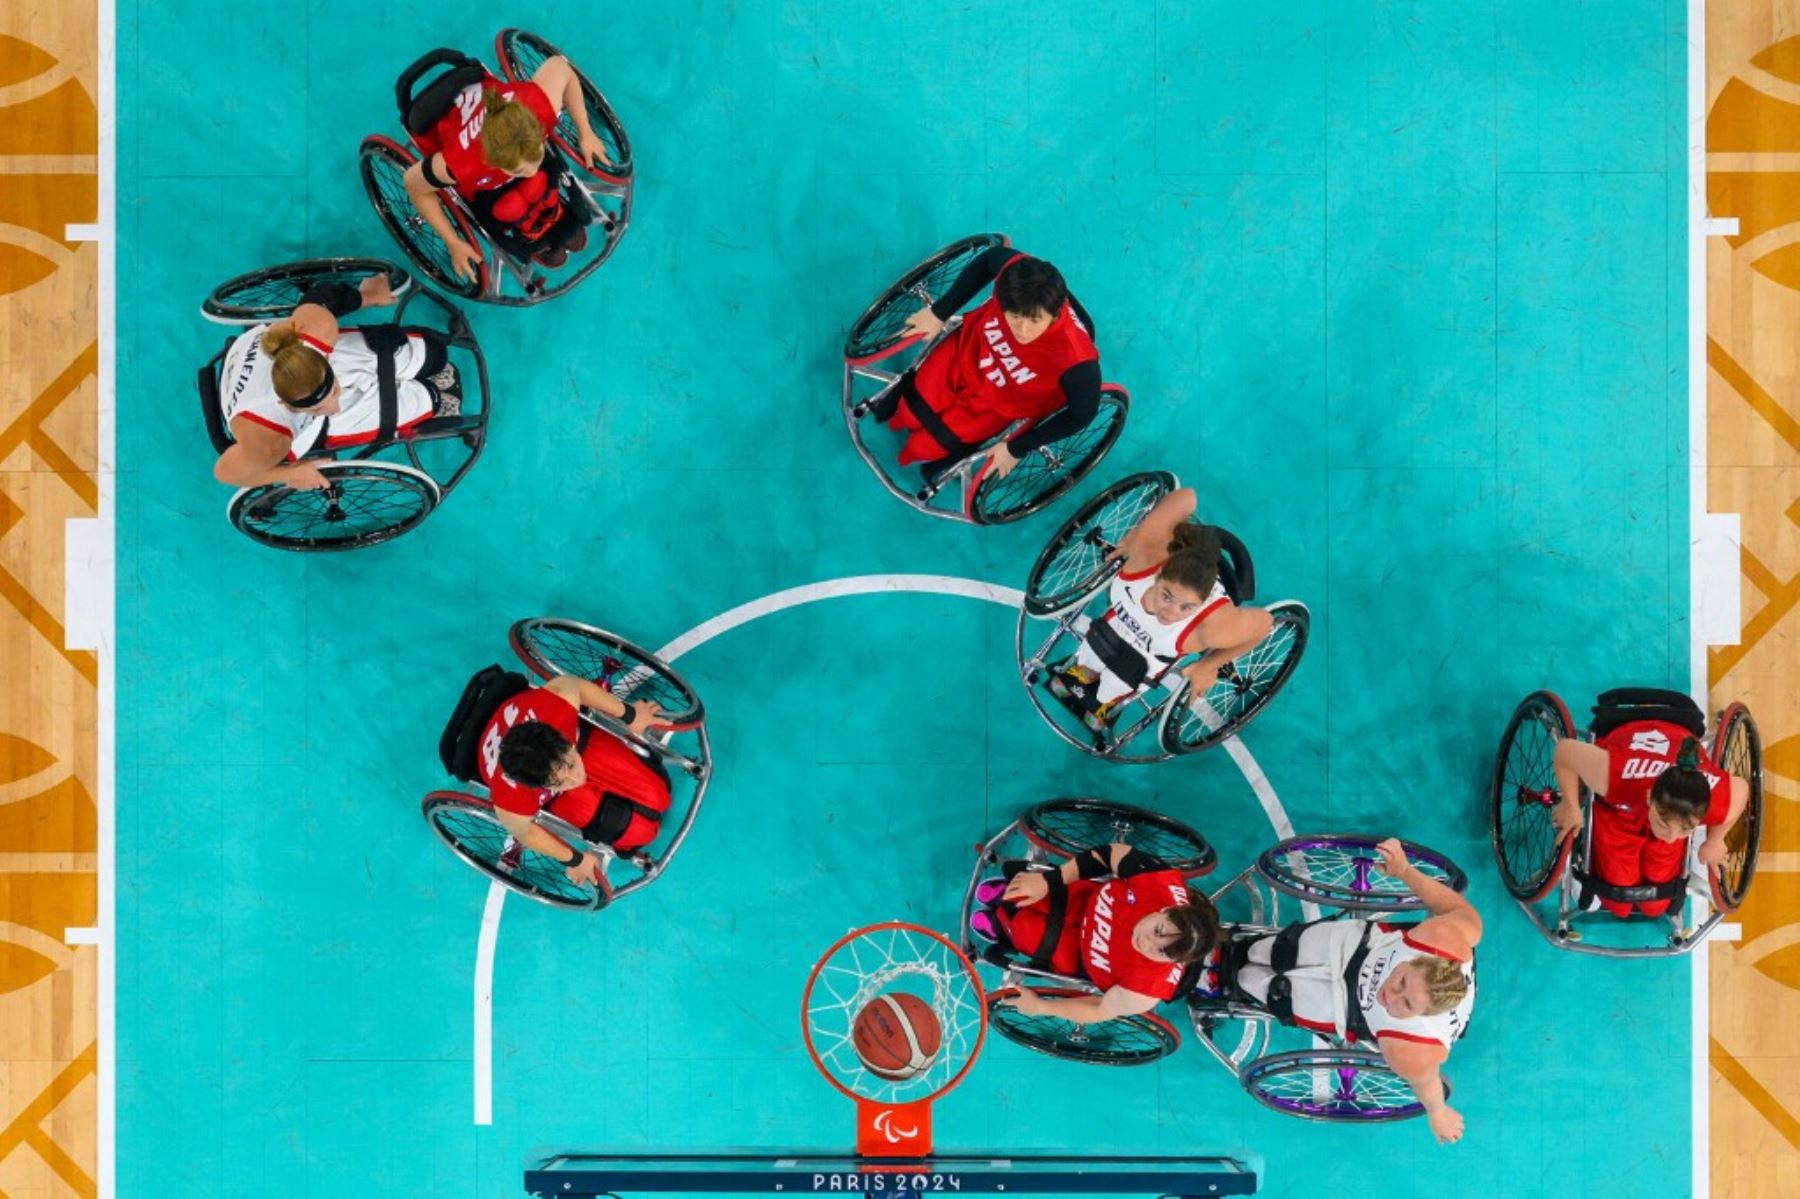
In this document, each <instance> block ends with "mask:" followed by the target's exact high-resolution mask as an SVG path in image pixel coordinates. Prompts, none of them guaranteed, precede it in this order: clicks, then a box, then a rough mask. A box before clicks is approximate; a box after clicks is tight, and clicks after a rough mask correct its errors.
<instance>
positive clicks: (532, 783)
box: [477, 675, 669, 885]
mask: <svg viewBox="0 0 1800 1199" xmlns="http://www.w3.org/2000/svg"><path fill="white" fill-rule="evenodd" d="M581 708H587V709H590V710H592V711H596V712H600V713H603V714H605V715H607V716H611V717H614V718H615V719H617V720H619V721H621V722H623V723H624V724H625V726H626V727H627V728H629V729H630V730H631V731H633V732H634V733H642V732H644V731H645V730H647V729H649V728H652V727H654V726H655V724H656V722H657V720H658V719H659V718H660V717H661V716H662V715H663V713H662V710H661V709H660V708H658V707H657V706H656V705H655V704H652V703H641V704H631V703H626V702H625V701H624V700H621V699H620V698H619V697H618V696H616V695H614V694H613V693H612V692H610V691H607V690H606V689H604V688H602V687H600V686H598V685H597V684H594V683H590V682H588V681H587V680H586V679H578V678H575V677H574V676H573V675H558V676H556V677H555V678H553V679H551V680H550V681H549V682H547V683H545V684H544V685H543V686H541V687H532V688H530V689H529V690H526V691H521V692H520V693H519V694H517V695H515V696H513V697H512V698H511V699H508V700H507V701H506V702H505V703H503V704H501V705H500V708H499V710H498V711H497V712H495V713H494V716H493V718H492V719H491V720H489V721H488V725H487V728H486V729H484V730H483V731H482V735H481V752H480V755H479V757H478V761H477V769H478V770H479V772H480V775H481V781H482V783H483V784H485V785H486V786H487V789H488V796H489V798H490V799H492V800H493V802H494V814H495V815H496V816H497V817H498V818H499V821H500V823H501V825H502V826H503V827H504V828H505V829H506V831H507V832H508V833H509V834H511V835H512V837H513V838H514V840H516V841H518V842H519V844H521V845H523V846H524V847H525V848H527V849H530V850H532V851H533V852H535V853H539V854H542V855H543V856H544V857H547V858H551V859H553V860H555V861H558V862H561V863H562V864H563V866H564V867H565V869H566V870H567V871H568V875H569V878H570V879H571V880H572V881H574V882H576V883H591V884H594V885H599V883H600V882H601V878H600V863H599V861H598V860H597V859H596V858H595V857H594V856H593V855H591V854H589V853H588V852H587V850H586V848H585V847H583V846H577V845H569V844H566V843H565V842H563V841H562V839H561V838H559V837H557V836H556V835H555V834H554V833H552V832H550V831H549V830H548V829H546V828H544V827H542V826H541V825H539V824H538V823H537V822H536V817H537V814H538V812H539V811H543V810H548V811H549V812H551V813H552V814H553V815H555V816H558V817H560V818H561V819H563V820H566V821H568V822H569V823H570V824H572V825H574V826H575V827H576V828H578V829H581V830H582V835H583V836H584V837H585V838H586V839H587V840H588V841H590V842H596V843H600V844H606V845H611V846H612V847H613V848H614V849H616V850H618V851H619V852H621V853H630V852H632V851H633V850H637V849H641V848H643V847H644V846H645V845H648V844H649V843H650V842H651V841H652V840H654V839H655V837H656V832H657V829H658V828H659V827H660V824H661V820H662V815H663V813H664V812H666V811H667V810H668V807H669V779H668V776H667V774H665V773H664V772H663V770H662V767H661V764H660V763H658V762H657V761H656V760H655V759H654V758H653V757H651V756H649V754H648V753H646V752H645V751H642V750H639V749H635V748H633V747H632V746H631V745H630V744H628V743H627V742H625V741H621V740H620V739H619V738H617V737H614V736H612V735H611V734H610V733H607V732H606V731H605V730H604V729H601V728H600V727H598V726H597V725H594V724H591V723H589V722H587V721H584V720H583V719H582V718H581V712H580V709H581Z"/></svg>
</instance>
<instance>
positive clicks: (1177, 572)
mask: <svg viewBox="0 0 1800 1199" xmlns="http://www.w3.org/2000/svg"><path fill="white" fill-rule="evenodd" d="M1221 553H1223V549H1222V547H1221V546H1220V544H1219V531H1218V530H1217V529H1215V528H1213V527H1212V526H1211V525H1203V524H1200V523H1198V522H1197V521H1191V520H1189V521H1183V522H1182V523H1180V524H1178V525H1176V526H1175V532H1174V533H1173V534H1171V535H1170V537H1169V558H1168V561H1166V562H1164V563H1163V567H1162V570H1161V571H1160V572H1158V573H1159V574H1160V576H1161V578H1162V579H1163V581H1164V582H1167V583H1174V584H1175V585H1176V586H1178V587H1186V588H1187V589H1188V590H1190V591H1192V592H1193V593H1194V594H1196V595H1198V596H1199V597H1200V598H1201V599H1202V600H1204V599H1205V598H1206V597H1207V596H1208V595H1210V594H1211V593H1212V589H1213V584H1214V583H1216V582H1218V581H1219V556H1220V554H1221Z"/></svg>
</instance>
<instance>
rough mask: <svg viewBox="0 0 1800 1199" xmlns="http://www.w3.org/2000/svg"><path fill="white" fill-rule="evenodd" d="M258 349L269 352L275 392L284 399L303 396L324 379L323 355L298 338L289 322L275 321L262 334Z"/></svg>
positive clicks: (297, 398) (312, 390)
mask: <svg viewBox="0 0 1800 1199" xmlns="http://www.w3.org/2000/svg"><path fill="white" fill-rule="evenodd" d="M262 349H263V353H265V354H267V355H268V356H269V377H270V379H271V380H273V381H274V383H275V394H276V395H277V396H280V397H281V398H282V399H283V400H286V401H287V402H288V403H290V404H292V403H294V402H296V401H298V400H304V399H305V398H306V397H307V396H309V395H311V394H312V393H313V392H315V391H317V390H318V389H319V384H321V383H323V382H324V381H325V355H323V354H321V353H319V351H317V350H315V349H314V348H313V347H311V346H309V345H307V344H306V343H305V342H304V341H301V340H300V334H299V333H297V332H296V331H295V330H294V327H293V326H292V325H276V326H275V327H274V328H273V329H270V330H269V331H268V332H267V333H265V334H263V336H262Z"/></svg>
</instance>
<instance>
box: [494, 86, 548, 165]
mask: <svg viewBox="0 0 1800 1199" xmlns="http://www.w3.org/2000/svg"><path fill="white" fill-rule="evenodd" d="M482 105H483V107H484V108H485V110H486V113H487V115H486V116H485V117H483V118H482V122H481V156H482V157H483V158H485V159H487V161H488V165H489V166H493V167H497V168H499V169H500V170H502V171H515V170H517V169H518V168H519V167H520V166H521V165H523V164H524V163H527V162H534V161H536V160H537V159H539V158H542V157H543V154H544V127H543V126H542V125H539V124H538V119H537V117H536V116H534V115H532V111H531V110H530V109H529V108H527V107H525V105H523V104H521V103H520V102H519V101H517V100H508V99H507V98H506V97H505V96H502V95H501V94H500V93H499V92H498V91H496V90H495V89H494V88H491V87H490V88H488V89H487V91H486V92H484V93H483V94H482Z"/></svg>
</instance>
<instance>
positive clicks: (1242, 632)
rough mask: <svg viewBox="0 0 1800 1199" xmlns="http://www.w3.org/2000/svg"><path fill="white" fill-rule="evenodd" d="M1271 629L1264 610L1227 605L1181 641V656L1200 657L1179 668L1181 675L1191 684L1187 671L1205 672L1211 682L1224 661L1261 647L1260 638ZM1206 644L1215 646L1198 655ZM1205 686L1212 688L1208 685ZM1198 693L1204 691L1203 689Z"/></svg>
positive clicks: (1273, 623)
mask: <svg viewBox="0 0 1800 1199" xmlns="http://www.w3.org/2000/svg"><path fill="white" fill-rule="evenodd" d="M1274 628H1275V618H1274V617H1273V616H1270V615H1269V611H1268V609H1267V608H1240V607H1238V606H1237V605H1236V604H1228V605H1226V606H1225V607H1223V608H1221V609H1219V610H1218V611H1217V612H1214V613H1213V614H1212V615H1211V616H1209V617H1207V618H1206V620H1205V621H1204V622H1202V625H1201V627H1200V628H1197V629H1195V630H1194V631H1193V632H1191V633H1189V634H1188V635H1187V636H1186V637H1185V638H1184V639H1183V640H1182V642H1181V652H1182V653H1184V654H1195V653H1197V654H1200V657H1199V658H1198V659H1197V660H1196V661H1194V662H1192V663H1190V664H1189V665H1187V666H1184V667H1182V669H1181V673H1182V674H1184V675H1189V676H1190V677H1189V679H1188V681H1189V682H1190V683H1192V682H1194V681H1195V680H1194V678H1193V677H1192V674H1190V672H1193V673H1201V672H1204V673H1205V674H1206V675H1207V676H1208V677H1209V679H1210V678H1211V677H1213V676H1216V675H1217V674H1218V673H1219V668H1220V667H1222V666H1224V665H1225V664H1226V663H1227V662H1235V661H1237V660H1238V659H1239V658H1241V657H1243V656H1244V655H1245V654H1247V653H1249V652H1250V651H1251V650H1253V649H1255V648H1256V647H1257V646H1259V645H1261V644H1262V643H1263V638H1265V637H1267V636H1268V635H1269V634H1270V632H1272V631H1273V630H1274ZM1209 641H1210V642H1215V643H1216V644H1214V645H1213V646H1212V647H1211V648H1209V649H1207V650H1206V651H1205V652H1204V653H1201V647H1202V646H1204V645H1206V643H1207V642H1209ZM1208 685H1209V686H1210V685H1211V684H1210V682H1209V684H1208ZM1199 690H1201V691H1204V690H1205V688H1200V689H1199Z"/></svg>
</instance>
